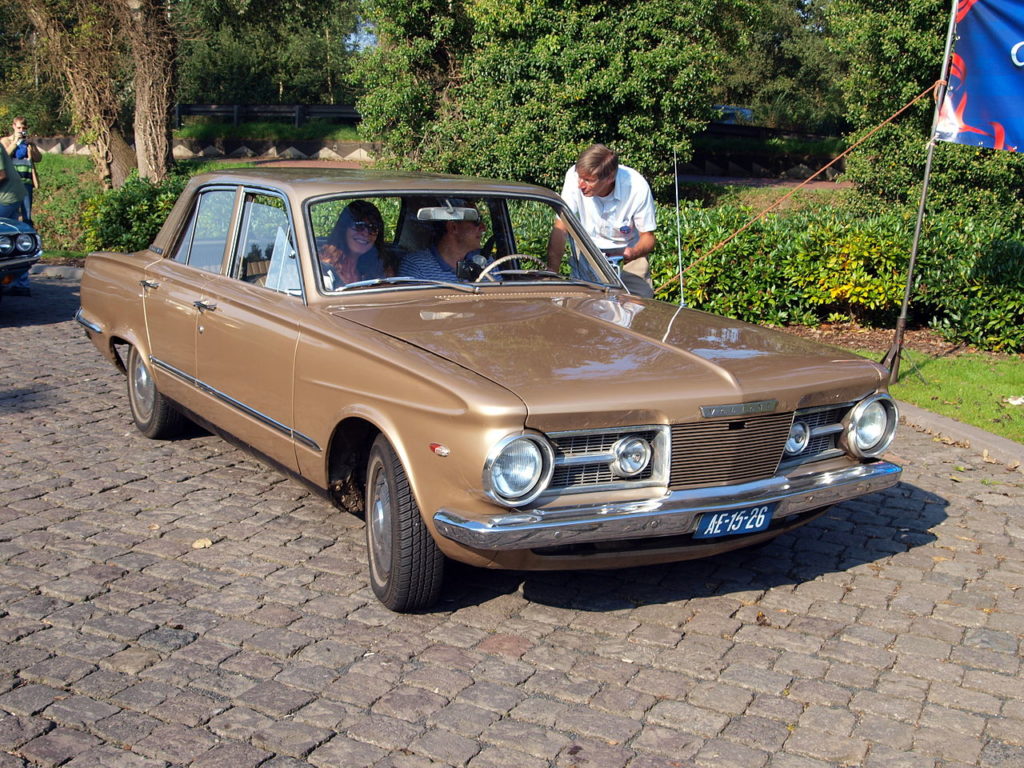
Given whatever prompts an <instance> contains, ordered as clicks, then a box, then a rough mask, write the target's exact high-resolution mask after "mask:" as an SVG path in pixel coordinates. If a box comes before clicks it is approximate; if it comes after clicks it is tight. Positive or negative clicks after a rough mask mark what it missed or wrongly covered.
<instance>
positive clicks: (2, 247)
mask: <svg viewBox="0 0 1024 768" xmlns="http://www.w3.org/2000/svg"><path fill="white" fill-rule="evenodd" d="M13 250H14V241H13V240H11V238H9V237H7V236H6V235H3V236H0V254H3V255H4V256H6V255H7V254H8V253H10V252H11V251H13Z"/></svg>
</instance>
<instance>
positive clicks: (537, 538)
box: [434, 461, 903, 550]
mask: <svg viewBox="0 0 1024 768" xmlns="http://www.w3.org/2000/svg"><path fill="white" fill-rule="evenodd" d="M902 472H903V470H902V469H901V468H900V467H898V466H896V465H895V464H890V463H889V462H887V461H876V462H872V463H870V464H861V465H858V466H855V467H849V468H846V469H842V470H837V471H833V472H823V473H821V474H818V475H804V476H800V477H795V478H790V477H786V476H784V475H779V476H776V477H773V478H771V479H769V480H761V481H757V482H753V483H744V484H742V485H734V486H725V487H721V486H720V487H717V488H700V489H694V490H686V491H676V492H674V493H669V494H666V495H665V496H664V497H662V498H660V499H651V500H648V501H636V502H624V503H619V504H602V505H599V506H580V507H561V508H558V509H534V510H513V511H511V512H509V513H502V514H497V515H494V516H492V517H489V518H487V519H486V520H472V519H469V518H467V517H464V516H462V515H460V514H459V512H458V511H456V510H452V509H445V508H441V509H439V510H438V511H437V512H436V513H435V514H434V526H435V527H436V529H437V531H438V533H440V534H441V535H442V536H445V537H446V538H449V539H451V540H452V541H457V542H459V543H460V544H465V545H467V546H470V547H474V548H476V549H483V550H509V549H533V548H538V547H549V546H558V545H563V544H577V543H582V542H592V541H617V540H621V539H639V538H652V537H655V536H674V535H679V534H686V533H691V532H692V531H693V530H694V529H695V527H696V525H697V517H698V516H699V515H702V514H706V513H709V512H711V513H713V512H725V511H728V510H730V509H737V508H739V507H746V506H752V505H755V504H778V506H777V508H776V510H775V519H780V518H783V517H786V516H789V515H795V514H797V513H799V512H806V511H807V510H811V509H817V508H819V507H827V506H829V505H831V504H836V503H838V502H841V501H846V500H847V499H852V498H855V497H857V496H863V495H864V494H868V493H874V492H875V491H881V490H884V489H885V488H889V487H890V486H893V485H895V484H896V483H898V482H899V479H900V475H901V474H902Z"/></svg>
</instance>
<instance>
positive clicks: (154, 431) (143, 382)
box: [128, 347, 185, 440]
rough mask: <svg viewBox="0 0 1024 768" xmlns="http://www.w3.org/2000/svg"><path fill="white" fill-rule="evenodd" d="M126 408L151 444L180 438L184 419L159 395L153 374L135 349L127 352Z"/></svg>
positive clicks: (132, 348)
mask: <svg viewBox="0 0 1024 768" xmlns="http://www.w3.org/2000/svg"><path fill="white" fill-rule="evenodd" d="M128 405H129V406H130V407H131V410H132V420H133V421H134V422H135V426H136V427H137V428H138V430H139V432H141V433H142V434H144V435H145V436H146V437H149V438H152V439H153V440H167V439H169V438H172V437H177V436H178V435H180V434H181V433H182V431H183V429H184V427H185V417H184V416H182V415H181V412H180V411H178V409H177V408H175V407H174V406H173V405H171V403H170V402H169V401H168V400H167V398H165V397H164V396H163V395H161V394H160V392H159V390H157V388H156V382H155V381H154V380H153V373H152V371H151V370H150V369H149V366H148V365H146V361H145V360H144V359H143V357H142V355H140V354H139V351H138V350H137V349H136V348H135V347H131V348H130V349H129V351H128Z"/></svg>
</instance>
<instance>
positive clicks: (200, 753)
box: [0, 280, 1024, 768]
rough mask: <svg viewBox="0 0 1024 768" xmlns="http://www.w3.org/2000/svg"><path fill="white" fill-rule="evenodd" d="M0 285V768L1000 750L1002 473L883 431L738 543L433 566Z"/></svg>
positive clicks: (859, 761) (679, 760) (569, 767)
mask: <svg viewBox="0 0 1024 768" xmlns="http://www.w3.org/2000/svg"><path fill="white" fill-rule="evenodd" d="M33 289H34V291H35V297H33V298H32V299H20V298H11V297H7V298H5V299H4V301H3V302H0V768H10V767H12V766H23V765H41V766H57V765H66V766H70V767H72V768H96V767H97V766H101V767H105V768H121V767H124V768H136V767H137V768H157V767H159V766H168V765H174V766H179V765H192V766H216V768H236V767H237V768H247V767H248V766H263V768H296V767H297V766H305V765H309V764H311V765H314V766H318V767H320V768H323V767H324V766H338V767H342V766H363V765H374V766H395V767H396V768H397V767H399V766H402V767H405V768H417V767H418V766H431V765H446V766H447V765H454V766H463V765H467V766H471V768H501V767H504V766H509V767H514V768H533V767H534V766H537V767H538V768H540V767H541V766H557V767H558V768H621V767H623V766H628V767H629V768H653V767H654V766H707V767H708V768H712V767H714V768H718V767H719V766H721V767H723V768H725V767H731V766H735V767H736V768H751V767H754V768H757V767H759V766H772V767H773V768H822V767H823V766H838V765H863V766H872V767H878V768H881V767H883V766H884V767H885V768H893V767H896V768H900V767H903V766H906V767H907V768H918V767H924V766H928V767H929V768H937V767H938V766H944V767H947V768H952V767H953V766H970V765H974V766H990V767H992V768H995V767H996V766H1000V767H1003V768H1008V767H1010V766H1016V767H1017V768H1020V766H1024V684H1022V679H1021V677H1022V675H1021V650H1022V649H1021V643H1022V635H1024V551H1022V544H1024V488H1022V481H1024V476H1022V475H1021V474H1020V473H1013V472H1008V471H1007V470H1006V469H1005V468H1003V467H1001V466H998V465H992V464H987V463H985V462H984V461H982V460H981V459H980V458H979V457H978V456H976V455H975V454H974V453H972V452H970V451H968V450H965V449H963V448H958V447H956V446H949V445H945V444H943V443H941V442H936V441H934V440H933V439H932V438H930V437H928V436H927V435H924V434H921V433H917V432H914V431H912V430H904V431H903V433H902V434H901V435H900V437H899V439H898V441H897V443H896V445H895V447H894V451H893V454H894V456H895V457H896V459H897V460H898V461H900V462H901V463H903V464H904V465H905V467H906V474H905V475H904V477H905V482H903V483H902V484H901V485H900V486H898V487H897V488H894V489H891V490H890V491H888V492H886V493H883V494H878V495H875V496H872V497H869V498H865V499H863V500H859V501H856V502H851V503H847V504H843V505H842V506H840V507H839V508H837V509H835V510H834V511H833V512H832V513H830V514H828V515H826V516H824V517H822V518H820V519H819V520H818V521H816V522H815V523H812V524H811V525H809V526H806V527H804V528H802V529H800V530H799V531H797V532H794V533H792V534H789V535H787V536H785V537H783V538H782V539H779V540H776V541H775V542H773V543H772V544H770V545H769V546H767V547H765V548H762V549H761V550H759V551H756V552H749V553H747V552H741V553H732V554H729V555H726V556H721V557H718V558H715V559H712V560H707V561H702V562H693V563H684V564H679V565H672V566H658V567H651V568H643V569H634V570H629V571H620V572H606V573H585V574H519V573H493V572H486V571H477V570H473V569H469V568H465V567H453V568H451V569H450V571H449V580H448V586H447V588H446V591H445V594H444V600H443V602H442V603H441V604H440V606H439V608H438V610H437V611H436V612H432V613H425V614H422V615H415V616H398V615H395V614H391V613H389V612H388V611H386V610H385V609H383V608H381V607H380V606H379V605H378V604H377V603H376V602H375V601H374V599H373V597H372V595H371V593H370V590H369V588H368V586H367V582H366V577H365V573H364V571H365V557H364V552H363V541H362V537H363V532H362V524H361V522H360V521H359V520H357V519H354V518H353V517H351V516H349V515H346V514H344V513H342V512H339V511H337V510H335V509H334V508H332V507H331V506H330V505H329V504H327V503H326V502H325V501H323V500H321V499H320V498H318V497H316V496H312V495H310V494H309V493H308V492H307V491H306V490H305V489H304V488H303V487H302V486H301V485H299V484H297V483H296V482H294V481H292V480H288V479H285V478H284V477H282V476H281V475H279V474H278V473H276V472H274V471H273V470H271V469H269V468H267V467H266V466H264V465H263V464H261V463H259V462H258V461H256V460H254V459H253V458H251V457H250V456H248V455H246V454H245V453H243V452H241V451H239V450H237V449H236V448H234V447H232V446H231V445H230V444H228V443H226V442H224V441H223V440H221V439H219V438H216V437H212V436H208V435H205V434H201V433H197V434H196V435H194V436H192V437H190V438H188V439H184V440H179V441H176V442H168V443H158V442H152V441H147V440H145V439H144V438H142V437H141V436H140V435H139V434H137V433H136V431H135V429H134V428H133V427H132V425H131V421H130V419H129V417H128V409H127V404H126V400H125V395H124V382H123V379H122V378H121V376H120V375H119V374H117V373H116V372H115V371H114V370H113V369H112V368H111V367H109V366H108V365H107V364H106V363H105V362H103V361H102V360H101V359H100V358H99V356H98V355H97V353H96V352H95V351H94V350H93V348H92V347H91V345H89V344H88V343H87V342H86V341H85V339H84V338H83V335H82V333H80V331H79V329H78V328H77V327H76V326H75V324H74V322H73V321H72V315H73V313H74V310H75V309H76V308H77V285H76V284H75V283H73V282H63V281H42V280H35V283H34V288H33Z"/></svg>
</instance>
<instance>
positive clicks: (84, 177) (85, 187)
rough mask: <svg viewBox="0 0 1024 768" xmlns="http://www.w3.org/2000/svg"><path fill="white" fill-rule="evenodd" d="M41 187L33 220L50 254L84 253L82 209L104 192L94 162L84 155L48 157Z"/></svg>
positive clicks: (41, 168) (41, 172) (42, 167)
mask: <svg viewBox="0 0 1024 768" xmlns="http://www.w3.org/2000/svg"><path fill="white" fill-rule="evenodd" d="M38 169H39V188H38V189H37V190H35V192H34V193H33V197H32V219H33V221H34V222H35V225H36V229H37V230H38V231H39V234H40V235H41V236H42V238H43V246H44V247H45V249H46V251H83V250H85V247H84V246H83V245H82V238H83V235H84V232H83V230H82V210H83V209H84V208H85V206H86V203H87V202H88V200H89V199H90V198H91V197H93V196H94V195H96V194H98V193H99V192H100V189H101V187H100V180H99V177H98V176H97V175H96V170H95V167H94V166H93V164H92V160H91V159H90V158H88V157H83V156H81V155H58V154H45V155H43V160H42V162H40V163H39V166H38Z"/></svg>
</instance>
